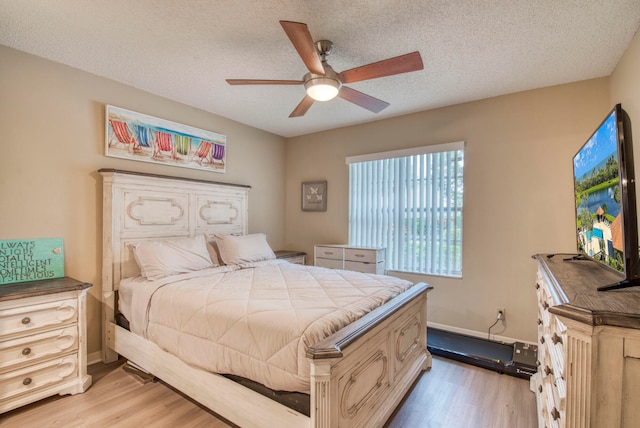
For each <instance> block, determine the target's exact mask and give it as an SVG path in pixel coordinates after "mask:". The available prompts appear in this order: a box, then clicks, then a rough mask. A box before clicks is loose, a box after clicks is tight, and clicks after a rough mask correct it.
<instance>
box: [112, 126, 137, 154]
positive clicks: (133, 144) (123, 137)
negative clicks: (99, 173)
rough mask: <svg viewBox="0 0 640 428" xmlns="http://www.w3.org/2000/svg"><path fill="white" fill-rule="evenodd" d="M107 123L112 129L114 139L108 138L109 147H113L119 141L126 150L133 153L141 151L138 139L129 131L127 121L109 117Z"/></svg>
mask: <svg viewBox="0 0 640 428" xmlns="http://www.w3.org/2000/svg"><path fill="white" fill-rule="evenodd" d="M109 123H110V124H111V129H113V135H114V136H115V141H114V139H113V138H110V139H109V147H113V146H115V145H117V144H118V143H119V144H122V145H124V146H125V147H126V148H127V150H129V151H131V152H133V153H137V152H140V151H142V149H141V148H140V144H139V142H138V139H137V138H136V136H135V135H133V134H132V133H131V132H130V130H129V126H128V125H127V122H123V121H121V120H115V119H109Z"/></svg>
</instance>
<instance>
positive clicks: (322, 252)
mask: <svg viewBox="0 0 640 428" xmlns="http://www.w3.org/2000/svg"><path fill="white" fill-rule="evenodd" d="M343 252H344V250H343V249H342V248H338V247H321V246H318V247H316V257H318V258H323V259H334V260H342V255H343ZM340 269H342V263H340Z"/></svg>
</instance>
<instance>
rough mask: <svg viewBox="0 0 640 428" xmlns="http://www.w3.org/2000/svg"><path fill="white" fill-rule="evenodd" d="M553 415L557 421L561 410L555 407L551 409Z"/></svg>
mask: <svg viewBox="0 0 640 428" xmlns="http://www.w3.org/2000/svg"><path fill="white" fill-rule="evenodd" d="M551 417H552V418H553V420H554V421H557V420H558V419H560V412H559V411H558V409H556V408H555V407H554V408H553V409H551Z"/></svg>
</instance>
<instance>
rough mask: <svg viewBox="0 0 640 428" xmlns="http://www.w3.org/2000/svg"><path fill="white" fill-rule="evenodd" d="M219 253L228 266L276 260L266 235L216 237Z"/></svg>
mask: <svg viewBox="0 0 640 428" xmlns="http://www.w3.org/2000/svg"><path fill="white" fill-rule="evenodd" d="M215 237H216V244H218V252H219V253H220V257H221V258H222V261H223V262H224V263H225V264H226V265H237V264H240V263H251V262H259V261H262V260H273V259H275V258H276V255H275V254H274V252H273V250H272V249H271V247H270V246H269V244H268V243H267V237H266V236H265V234H264V233H254V234H251V235H241V236H235V235H215Z"/></svg>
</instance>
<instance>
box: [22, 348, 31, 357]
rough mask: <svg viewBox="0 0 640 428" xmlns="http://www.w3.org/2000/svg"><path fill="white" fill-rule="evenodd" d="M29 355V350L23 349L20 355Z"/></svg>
mask: <svg viewBox="0 0 640 428" xmlns="http://www.w3.org/2000/svg"><path fill="white" fill-rule="evenodd" d="M30 353H31V348H24V349H23V350H22V355H29V354H30Z"/></svg>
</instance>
